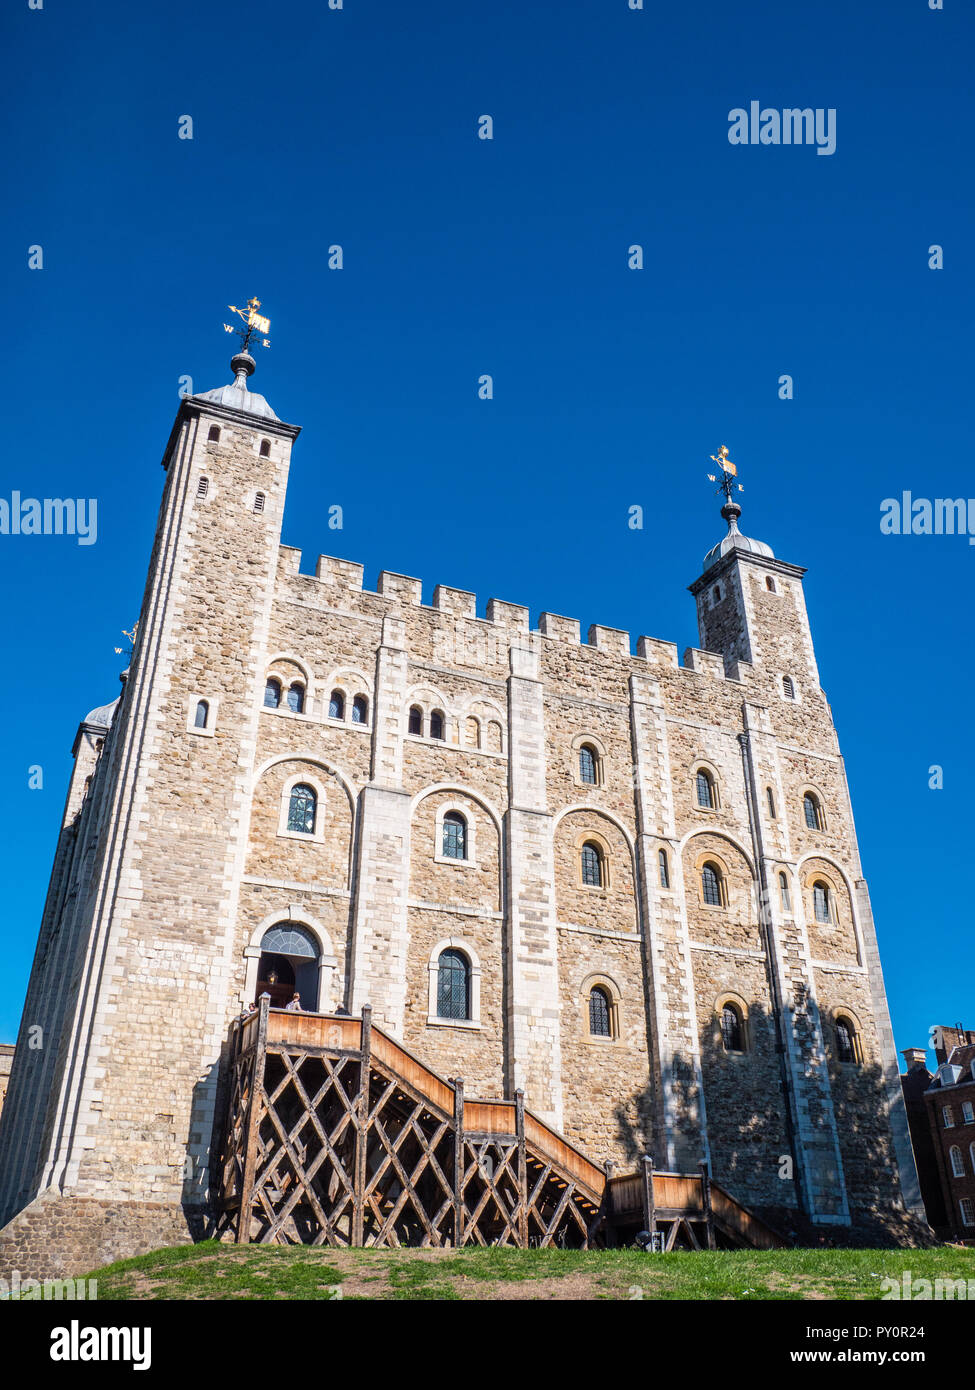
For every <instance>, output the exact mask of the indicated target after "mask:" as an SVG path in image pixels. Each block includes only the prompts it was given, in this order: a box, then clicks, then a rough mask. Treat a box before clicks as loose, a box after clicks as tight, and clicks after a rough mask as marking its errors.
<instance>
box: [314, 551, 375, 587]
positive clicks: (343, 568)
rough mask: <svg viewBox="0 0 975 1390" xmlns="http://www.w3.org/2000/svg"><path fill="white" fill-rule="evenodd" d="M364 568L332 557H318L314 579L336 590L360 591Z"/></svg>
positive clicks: (353, 562)
mask: <svg viewBox="0 0 975 1390" xmlns="http://www.w3.org/2000/svg"><path fill="white" fill-rule="evenodd" d="M363 569H364V566H362V565H357V564H356V563H355V561H354V560H338V559H336V558H335V556H334V555H319V557H318V563H317V565H316V566H315V578H316V579H320V580H321V581H322V582H323V583H324V584H334V585H335V587H336V588H337V589H361V588H362V574H363Z"/></svg>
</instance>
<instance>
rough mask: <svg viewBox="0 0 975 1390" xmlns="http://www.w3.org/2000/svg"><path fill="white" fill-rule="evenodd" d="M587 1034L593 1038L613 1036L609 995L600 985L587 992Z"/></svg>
mask: <svg viewBox="0 0 975 1390" xmlns="http://www.w3.org/2000/svg"><path fill="white" fill-rule="evenodd" d="M589 1032H590V1033H591V1035H592V1036H593V1037H594V1038H611V1037H612V1036H613V1024H612V1012H611V1005H610V1002H609V994H608V992H607V991H606V990H605V989H603V987H602V985H595V986H593V988H592V989H591V990H590V991H589Z"/></svg>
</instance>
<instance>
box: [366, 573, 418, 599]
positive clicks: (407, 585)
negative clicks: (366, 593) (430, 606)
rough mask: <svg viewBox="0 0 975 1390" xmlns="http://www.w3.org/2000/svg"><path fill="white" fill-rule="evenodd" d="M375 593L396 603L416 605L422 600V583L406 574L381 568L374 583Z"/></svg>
mask: <svg viewBox="0 0 975 1390" xmlns="http://www.w3.org/2000/svg"><path fill="white" fill-rule="evenodd" d="M376 591H377V593H380V594H382V596H383V597H384V598H391V599H394V600H396V601H397V602H398V603H402V604H407V605H409V606H416V605H417V604H420V603H422V602H423V583H422V581H421V580H419V579H411V578H410V576H409V575H406V574H394V573H393V571H392V570H381V571H380V573H379V580H378V583H377V585H376Z"/></svg>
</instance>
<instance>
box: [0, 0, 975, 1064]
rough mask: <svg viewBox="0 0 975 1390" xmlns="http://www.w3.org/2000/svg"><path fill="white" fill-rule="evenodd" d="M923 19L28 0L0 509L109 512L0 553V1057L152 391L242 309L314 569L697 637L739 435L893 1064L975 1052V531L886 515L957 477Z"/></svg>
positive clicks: (157, 475) (699, 9)
mask: <svg viewBox="0 0 975 1390" xmlns="http://www.w3.org/2000/svg"><path fill="white" fill-rule="evenodd" d="M945 3H946V9H945V11H944V12H932V11H930V10H929V9H928V8H927V4H926V0H911V2H910V3H907V0H893V3H889V4H884V5H880V4H879V3H878V4H874V5H872V6H851V5H849V4H848V3H842V4H841V3H839V0H817V3H815V4H812V3H808V4H798V3H794V4H789V5H783V4H781V3H778V4H771V3H765V4H759V3H752V4H747V3H742V4H738V5H733V6H732V5H724V4H720V5H719V4H714V3H704V4H696V5H673V6H667V5H663V4H659V3H657V2H656V0H647V9H646V10H645V11H643V12H639V11H636V12H634V11H631V10H629V9H628V7H627V3H626V0H564V2H563V3H555V0H531V3H526V0H493V2H492V3H491V4H490V5H473V4H465V3H458V0H424V3H422V4H409V3H404V0H395V2H394V0H345V7H344V9H342V10H340V11H332V10H329V9H327V8H326V5H325V0H292V3H289V4H286V5H278V6H274V5H270V4H257V3H247V0H241V3H237V4H229V3H220V4H218V3H214V0H194V3H185V4H176V3H169V4H166V5H157V6H140V5H133V4H132V3H130V2H129V0H127V3H121V0H99V3H97V4H95V3H93V2H92V0H72V3H70V4H68V3H65V0H45V5H44V9H43V10H42V11H40V12H33V11H30V10H28V8H27V0H10V4H8V5H7V6H5V12H4V15H3V18H2V20H0V42H2V46H3V49H4V51H5V53H6V55H7V57H6V63H5V80H4V86H3V90H2V93H0V103H2V109H3V117H4V127H5V130H6V138H5V141H4V154H3V162H4V166H5V167H4V170H3V174H4V177H3V187H4V189H5V198H4V202H5V211H4V216H3V225H2V247H0V250H2V255H0V267H2V272H0V273H2V291H3V300H2V304H3V311H4V314H3V320H4V323H3V331H4V346H5V348H6V351H7V356H8V363H9V364H8V366H7V370H6V371H5V373H4V386H5V391H6V401H7V405H6V409H5V412H4V415H5V418H4V435H5V440H4V450H3V483H2V484H0V495H2V496H5V497H8V498H9V496H10V493H11V491H12V490H13V489H18V490H19V491H20V492H21V493H23V494H24V495H33V496H38V497H52V496H66V495H71V496H83V497H96V498H97V499H98V507H99V513H98V522H99V529H98V541H97V544H95V545H92V546H90V547H87V548H85V547H80V546H78V545H76V544H75V543H74V541H73V540H72V539H70V538H65V537H23V536H21V537H12V536H0V584H2V590H0V592H2V593H3V595H4V599H5V606H4V612H5V615H6V618H5V622H4V625H3V645H4V655H5V673H6V674H5V679H4V681H3V682H2V685H0V697H2V719H3V727H4V729H5V731H6V738H7V746H8V756H7V757H6V758H4V759H3V760H2V763H0V796H2V804H3V809H4V828H5V833H4V837H3V842H4V849H5V852H6V856H7V866H6V872H5V890H6V892H5V896H6V912H5V925H4V928H3V934H4V943H5V949H4V962H5V969H4V971H3V973H2V976H0V1039H11V1038H13V1037H14V1036H15V1033H16V1028H17V1024H18V1020H19V1016H20V1010H21V1005H22V1000H23V993H24V988H25V985H26V981H27V975H28V971H29V967H30V960H31V956H32V953H33V949H34V942H35V939H36V932H37V925H38V921H39V917H40V912H41V907H42V902H43V898H44V893H45V889H46V885H47V879H48V873H49V868H50V860H51V855H52V852H53V847H54V839H55V833H56V829H57V826H58V823H59V819H60V815H61V809H62V801H63V795H64V790H65V786H66V782H67V777H68V772H69V761H70V759H69V754H70V748H71V742H72V739H73V736H74V733H75V730H76V728H77V724H78V721H79V719H80V718H81V717H83V715H84V714H85V713H86V711H87V710H88V709H90V708H91V707H92V706H94V705H98V704H101V703H103V702H104V701H107V700H110V699H112V698H113V697H114V696H115V694H116V693H117V691H118V679H117V673H118V671H119V669H120V665H121V663H120V661H119V658H118V657H116V656H115V654H114V652H113V647H114V646H115V645H116V644H120V643H121V641H122V639H121V636H120V630H121V629H122V628H123V627H129V626H131V623H132V621H133V619H134V618H135V617H136V615H137V613H138V609H139V603H140V598H141V593H142V587H143V583H144V579H145V571H146V564H147V560H148V556H149V549H150V545H151V540H152V533H153V527H154V523H155V517H156V510H157V506H158V501H159V495H160V490H161V487H162V482H163V474H162V471H161V470H160V468H159V459H160V456H161V453H162V450H163V447H164V445H165V442H166V439H167V436H168V433H169V429H170V426H171V423H172V418H173V414H174V412H175V410H176V408H177V404H178V401H177V390H178V379H179V377H180V375H181V374H183V373H187V374H190V375H191V376H192V377H193V381H194V386H195V388H196V389H197V390H206V389H208V388H210V387H213V386H217V385H221V384H222V383H224V382H225V381H227V380H228V379H229V372H228V367H227V359H228V356H229V344H230V339H229V338H228V337H227V336H226V335H225V334H224V333H223V331H222V328H221V324H222V322H223V320H224V319H225V318H227V317H228V314H227V310H226V305H227V304H228V303H229V302H234V303H241V302H243V301H244V300H245V299H246V298H247V297H248V296H249V295H252V294H256V295H258V296H259V297H260V298H261V299H262V300H263V302H264V306H265V310H266V312H267V313H269V314H270V316H271V319H272V347H271V349H270V351H268V352H266V353H263V354H262V360H261V362H260V364H259V373H258V377H257V379H256V382H255V385H256V386H257V388H258V389H260V390H261V391H263V392H264V393H265V394H266V395H267V396H268V398H269V399H270V401H271V403H272V405H273V406H274V408H275V409H276V411H277V413H278V414H279V415H280V416H281V417H282V418H283V419H286V420H289V421H294V422H295V423H298V424H301V425H302V426H303V427H304V433H303V434H302V436H301V438H300V440H299V441H298V445H297V448H296V451H295V457H294V466H293V472H292V481H291V486H290V492H289V498H288V506H287V512H286V515H285V525H284V540H285V541H286V542H287V543H288V544H290V545H296V546H300V547H301V548H302V549H303V550H304V552H305V560H304V567H305V569H306V570H310V569H312V568H313V567H314V561H315V557H316V556H317V554H318V553H319V552H320V551H324V552H328V553H333V554H339V555H342V556H346V557H348V558H351V559H356V560H360V561H362V562H364V563H365V566H366V582H367V584H370V585H372V584H374V583H375V578H376V575H377V573H378V572H379V570H380V569H383V568H387V569H392V570H398V571H401V572H405V573H407V574H413V575H418V576H422V578H423V581H424V592H425V597H426V598H427V599H429V595H430V593H431V591H432V588H433V585H434V584H436V583H438V582H442V583H446V584H451V585H456V586H459V587H462V588H467V589H473V590H475V591H476V593H477V595H478V602H479V605H480V611H482V612H483V604H484V603H485V602H486V600H487V599H488V598H490V597H492V596H496V597H499V598H504V599H509V600H512V601H515V602H521V603H526V604H528V605H530V607H531V609H532V615H533V618H534V617H535V616H536V615H537V613H538V612H539V611H540V610H542V609H549V610H552V611H555V612H558V613H566V614H571V615H574V616H577V617H579V618H580V619H581V620H582V622H583V627H584V629H585V628H586V627H588V624H589V623H590V622H601V623H605V624H607V625H611V626H616V627H622V628H627V629H629V631H630V632H631V633H632V634H633V637H634V639H635V638H636V636H637V635H638V634H640V633H648V634H650V635H651V636H655V637H660V638H665V639H669V640H672V641H676V642H677V643H678V645H679V647H680V648H681V649H682V650H683V648H684V647H685V646H687V645H693V644H695V642H696V636H697V635H696V630H695V622H694V608H693V602H692V600H691V598H690V596H689V595H688V594H687V593H686V589H685V586H686V585H687V584H688V583H689V582H690V581H691V580H692V579H694V578H695V577H696V575H697V574H698V573H699V570H700V561H701V557H702V556H703V554H704V552H705V550H707V548H708V547H709V546H710V545H711V544H712V543H713V542H714V541H715V540H717V539H718V537H719V535H720V534H721V533H722V531H723V524H722V523H721V521H720V518H719V517H718V514H717V505H718V504H717V502H716V501H715V499H714V497H713V495H712V489H711V486H710V485H709V484H708V482H707V481H706V479H705V477H704V474H705V472H706V470H707V468H708V466H709V464H708V455H709V454H710V453H711V452H712V451H713V450H714V449H715V447H716V446H717V445H718V444H719V443H728V444H729V445H730V446H731V449H732V457H733V458H736V459H737V460H738V462H739V464H740V466H741V469H742V477H743V479H744V481H745V483H746V492H745V494H744V498H743V501H744V503H745V514H744V517H743V527H744V529H745V530H746V531H748V532H750V533H751V534H753V535H757V536H760V537H761V538H763V539H764V540H767V541H768V542H770V543H771V544H772V546H773V547H774V548H775V551H776V554H777V555H779V556H780V557H781V558H783V559H786V560H789V561H792V562H794V563H797V564H803V565H807V566H808V567H809V574H808V577H807V581H806V588H807V597H808V603H809V610H810V616H811V620H812V624H813V636H814V640H815V642H816V646H817V652H818V657H819V662H820V669H821V672H822V678H823V683H824V686H825V688H826V691H827V694H828V696H829V698H830V700H831V701H832V705H833V710H834V715H835V718H836V721H837V724H838V727H839V731H840V738H841V744H842V747H843V750H844V752H845V754H846V758H847V762H848V767H849V774H850V780H851V785H852V792H853V801H854V807H855V810H856V814H857V822H858V827H859V833H860V841H861V848H862V853H863V859H864V865H865V871H866V874H867V877H868V879H869V881H870V885H871V890H872V894H873V901H874V908H875V913H876V918H877V923H878V930H879V933H880V941H881V951H882V956H883V961H884V968H885V972H886V978H887V985H888V989H889V994H890V1000H891V1006H892V1012H893V1019H894V1029H895V1035H896V1039H897V1045H898V1047H905V1046H908V1045H911V1044H923V1042H924V1041H925V1039H926V1037H927V1034H928V1029H929V1027H930V1025H932V1024H934V1023H939V1022H944V1023H952V1022H955V1021H956V1020H963V1021H965V1022H967V1024H968V1025H969V1026H972V1027H975V1000H973V991H972V980H973V977H975V947H973V940H975V937H973V933H972V926H971V905H970V892H969V885H970V880H971V861H972V852H971V845H972V831H971V816H970V791H971V786H972V778H973V768H972V745H973V736H972V699H971V689H972V676H973V661H975V658H973V653H972V649H971V638H970V633H971V608H970V593H971V589H972V578H973V575H975V547H970V546H969V545H968V544H967V541H966V540H965V539H964V538H961V539H959V538H958V537H924V536H918V537H899V536H886V537H885V536H882V535H881V534H880V529H879V517H880V503H881V501H882V499H883V498H885V497H887V496H889V495H898V494H899V493H900V491H901V490H902V489H905V488H906V489H910V490H911V491H912V492H913V493H914V494H915V495H917V496H927V497H939V496H940V497H957V496H960V495H966V494H967V493H973V494H975V484H973V482H972V478H973V470H972V465H971V422H970V419H969V414H970V405H969V402H970V398H971V392H970V389H969V388H970V381H971V375H972V351H971V324H972V321H973V304H972V269H971V248H972V245H973V243H975V238H973V226H972V192H971V190H972V180H971V148H972V134H973V132H972V123H973V122H972V116H973V104H972V96H971V54H972V49H973V43H972V40H973V27H975V25H973V21H972V18H971V15H970V14H966V13H965V12H964V11H965V7H964V6H963V5H962V4H961V3H959V0H945ZM752 99H756V100H758V101H760V102H761V103H762V105H763V106H765V107H774V108H783V107H789V106H810V107H823V108H827V107H834V108H835V109H836V111H837V118H836V119H837V149H836V153H835V154H833V155H832V156H827V157H824V156H819V155H817V154H816V152H815V149H813V148H807V147H798V148H797V147H789V148H787V147H775V146H768V147H763V146H758V147H751V146H748V147H736V146H732V145H730V144H729V142H728V138H727V132H728V112H729V111H730V110H731V109H732V108H734V107H738V106H743V107H747V106H748V103H749V101H750V100H752ZM485 113H486V114H490V115H492V116H493V118H494V122H495V138H494V140H493V142H486V141H480V140H478V139H477V138H476V136H475V126H476V121H477V118H478V117H479V116H480V115H482V114H485ZM182 115H191V116H192V118H193V122H194V139H193V140H192V141H185V140H179V139H178V138H177V126H178V120H179V117H180V116H182ZM331 243H340V244H341V245H342V246H343V248H344V254H345V268H344V269H343V270H342V271H341V272H332V271H329V270H328V269H327V264H326V259H327V248H328V246H329V245H330V244H331ZM632 243H640V244H642V245H643V247H644V255H645V269H644V270H642V271H631V270H628V269H627V264H626V250H627V247H628V246H630V245H631V244H632ZM933 243H938V244H941V245H943V246H944V257H945V268H944V270H942V271H932V270H930V269H928V264H927V262H928V247H929V245H931V244H933ZM33 244H41V245H42V246H43V248H44V269H43V270H40V271H30V270H28V268H27V248H28V246H30V245H33ZM485 372H487V373H491V374H492V375H493V377H494V381H495V399H494V400H493V401H491V402H482V401H479V400H478V399H477V398H476V389H475V388H476V380H477V378H478V376H479V375H480V374H481V373H485ZM783 373H788V374H790V375H792V376H793V377H794V380H795V399H794V400H793V401H789V402H784V401H780V400H779V399H778V398H777V381H778V378H779V376H780V375H781V374H783ZM334 503H340V504H341V505H342V506H343V507H344V509H345V529H344V530H343V531H342V532H338V533H337V532H334V531H329V530H328V529H327V526H326V520H327V509H328V507H329V506H330V505H332V504H334ZM633 503H640V504H642V505H643V506H644V507H645V509H646V512H647V524H646V526H645V529H644V530H643V531H631V530H629V529H628V528H627V525H626V521H627V509H628V507H629V506H630V505H631V504H633ZM973 506H975V503H973ZM935 763H937V764H941V765H942V766H943V768H944V789H943V790H941V791H933V790H929V787H928V768H929V766H930V765H932V764H935ZM31 764H40V765H41V766H42V767H43V769H44V788H43V790H41V791H30V790H28V774H27V769H28V766H29V765H31Z"/></svg>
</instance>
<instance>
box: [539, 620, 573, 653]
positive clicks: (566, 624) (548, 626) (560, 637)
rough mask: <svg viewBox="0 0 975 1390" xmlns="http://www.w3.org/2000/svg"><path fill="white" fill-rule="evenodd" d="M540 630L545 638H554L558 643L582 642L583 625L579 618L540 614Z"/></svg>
mask: <svg viewBox="0 0 975 1390" xmlns="http://www.w3.org/2000/svg"><path fill="white" fill-rule="evenodd" d="M538 630H539V632H540V633H541V634H542V636H543V637H552V638H554V639H555V640H556V641H557V642H574V643H575V644H576V646H578V645H579V643H580V642H581V641H582V633H581V625H580V623H579V619H578V618H561V617H559V615H558V614H557V613H539V615H538Z"/></svg>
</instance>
